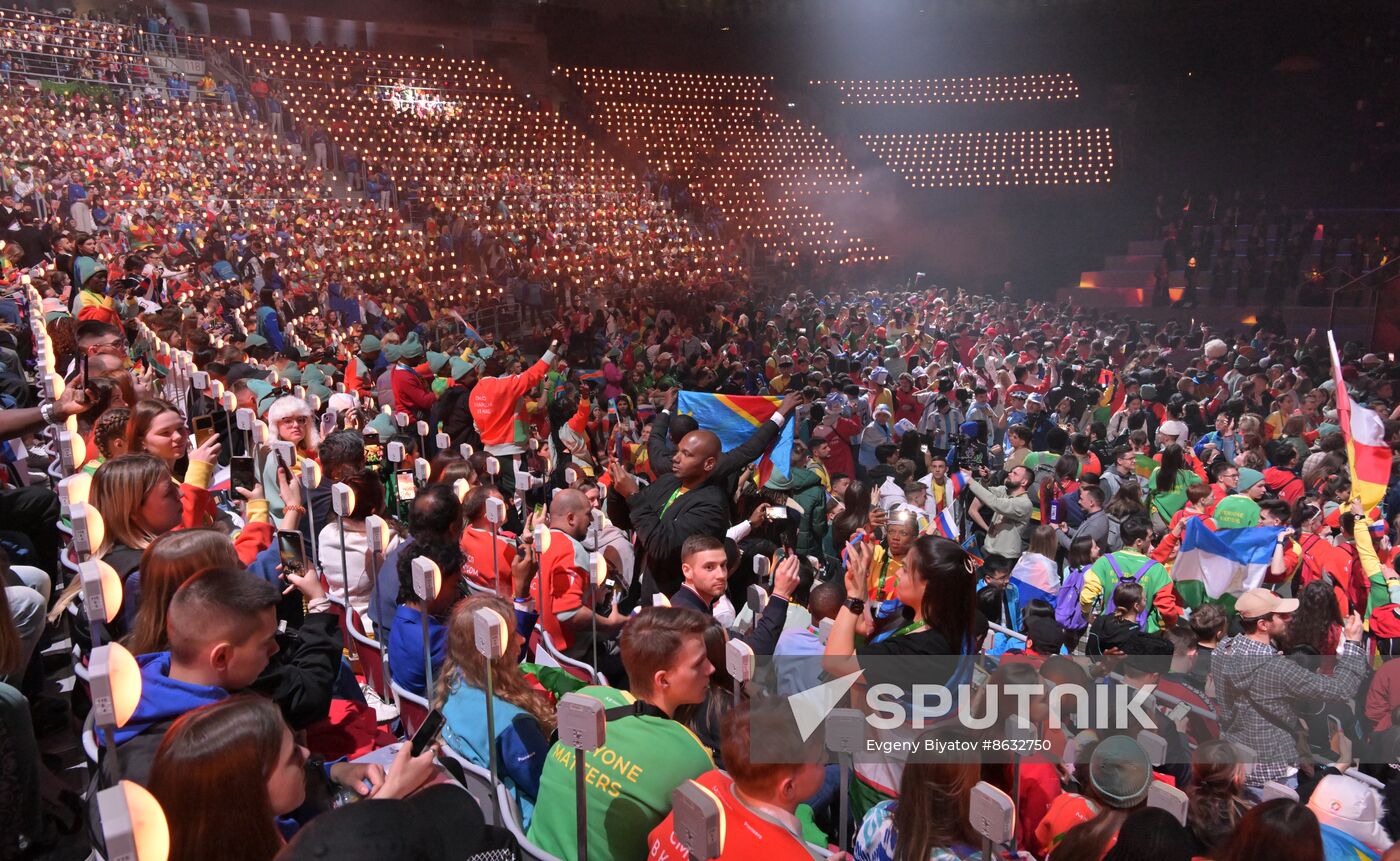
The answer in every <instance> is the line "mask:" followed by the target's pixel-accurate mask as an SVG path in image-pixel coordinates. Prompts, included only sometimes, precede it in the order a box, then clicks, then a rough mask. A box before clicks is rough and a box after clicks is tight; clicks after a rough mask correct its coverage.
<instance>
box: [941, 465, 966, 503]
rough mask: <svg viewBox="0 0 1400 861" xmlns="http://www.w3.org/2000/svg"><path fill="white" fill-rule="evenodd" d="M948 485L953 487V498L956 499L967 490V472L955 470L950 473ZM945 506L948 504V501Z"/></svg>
mask: <svg viewBox="0 0 1400 861" xmlns="http://www.w3.org/2000/svg"><path fill="white" fill-rule="evenodd" d="M948 484H949V485H950V486H951V487H952V489H953V496H954V498H956V497H957V495H958V494H960V493H962V492H963V491H964V490H965V489H967V470H963V469H955V470H953V471H952V472H950V473H948ZM944 504H945V505H946V504H947V500H946V499H945V501H944Z"/></svg>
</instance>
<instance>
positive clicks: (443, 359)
mask: <svg viewBox="0 0 1400 861" xmlns="http://www.w3.org/2000/svg"><path fill="white" fill-rule="evenodd" d="M428 370H429V371H432V373H433V382H432V390H433V395H435V396H436V397H439V398H440V397H442V393H443V392H445V391H447V385H448V383H450V382H451V381H452V376H451V375H452V365H451V361H450V357H449V356H448V355H447V354H446V353H439V352H437V351H435V350H429V351H428Z"/></svg>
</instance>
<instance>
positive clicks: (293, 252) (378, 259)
mask: <svg viewBox="0 0 1400 861" xmlns="http://www.w3.org/2000/svg"><path fill="white" fill-rule="evenodd" d="M152 202H155V201H152ZM502 220H503V221H504V219H502ZM336 227H338V228H343V227H344V222H343V221H338V222H337V223H336ZM399 235H400V236H406V235H408V234H407V233H406V232H403V231H400V232H399ZM614 235H617V233H616V232H614ZM360 238H361V239H362V240H368V239H369V238H370V237H369V234H368V232H367V231H361V232H360ZM628 245H629V247H632V248H636V249H641V248H642V246H641V244H640V243H628ZM355 247H356V248H357V249H358V250H360V251H370V250H371V249H370V248H369V246H368V245H365V244H363V243H362V244H359V245H357V246H355ZM684 250H685V251H686V252H691V251H692V250H696V251H698V250H699V249H691V248H690V247H687V248H686V249H684ZM284 253H286V254H287V255H288V256H290V257H295V256H297V253H298V252H297V249H295V248H291V249H286V250H285V252H284ZM406 256H407V257H408V259H410V260H416V259H419V258H420V257H421V255H419V254H414V253H408V254H407V255H406ZM404 257H405V254H404V253H399V254H396V255H395V258H396V259H402V258H404ZM361 260H362V261H368V262H370V263H387V262H389V261H390V258H389V257H387V256H382V255H379V256H376V255H375V254H367V255H366V256H365V257H363V258H361ZM309 262H310V261H308V263H309ZM441 268H442V269H443V270H447V269H448V268H449V267H446V266H444V267H441ZM548 268H549V269H550V271H553V272H555V273H564V272H567V273H570V274H572V273H574V272H575V271H577V272H579V273H582V272H584V269H583V267H578V268H577V270H576V269H575V267H573V266H553V267H548ZM437 269H438V267H436V266H431V267H429V271H436V270H437ZM719 271H728V272H734V271H735V269H734V267H729V268H728V269H727V270H725V269H724V268H721V269H720V270H719ZM410 274H412V271H411V270H409V269H404V270H400V271H398V272H394V271H392V270H388V271H381V272H378V273H377V275H378V276H380V277H384V276H393V275H398V276H400V277H406V276H408V275H410ZM672 274H677V273H672Z"/></svg>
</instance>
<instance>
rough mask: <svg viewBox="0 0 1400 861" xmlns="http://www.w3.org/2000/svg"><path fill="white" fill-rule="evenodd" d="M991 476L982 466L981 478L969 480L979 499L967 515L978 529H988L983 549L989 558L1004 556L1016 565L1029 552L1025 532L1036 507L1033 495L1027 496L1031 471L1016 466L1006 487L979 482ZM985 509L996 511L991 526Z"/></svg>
mask: <svg viewBox="0 0 1400 861" xmlns="http://www.w3.org/2000/svg"><path fill="white" fill-rule="evenodd" d="M989 474H990V472H989V471H988V470H987V468H986V467H982V468H981V469H980V470H979V471H978V477H977V478H975V479H972V480H970V481H968V483H967V486H968V488H969V489H971V490H972V495H973V496H974V497H976V498H975V499H974V500H973V501H972V506H971V508H969V509H968V512H967V515H968V517H971V518H972V520H973V522H975V523H976V524H977V525H978V526H980V527H982V528H983V529H985V530H987V537H986V538H985V539H984V540H983V541H982V549H983V550H984V551H985V552H986V553H987V554H988V555H989V556H1000V557H1002V558H1003V559H1005V560H1007V561H1008V562H1009V563H1010V564H1012V565H1014V564H1015V563H1016V559H1017V558H1018V557H1019V556H1020V555H1021V553H1022V551H1024V550H1025V545H1024V542H1023V541H1022V540H1021V532H1022V530H1024V529H1025V527H1026V524H1028V523H1030V520H1031V510H1032V509H1033V508H1034V506H1033V505H1032V503H1031V498H1030V495H1029V494H1027V493H1026V491H1027V489H1028V488H1029V487H1030V485H1031V481H1032V478H1031V472H1030V470H1028V469H1026V468H1025V467H1024V466H1018V467H1015V468H1014V469H1012V470H1011V471H1010V472H1009V473H1007V474H1006V482H1005V484H1004V486H1002V487H985V486H983V484H982V482H981V481H979V480H978V479H986V477H987V476H988V475H989ZM984 509H990V510H991V511H992V519H991V523H988V522H987V521H986V520H985V519H984V518H983V514H982V512H983V510H984Z"/></svg>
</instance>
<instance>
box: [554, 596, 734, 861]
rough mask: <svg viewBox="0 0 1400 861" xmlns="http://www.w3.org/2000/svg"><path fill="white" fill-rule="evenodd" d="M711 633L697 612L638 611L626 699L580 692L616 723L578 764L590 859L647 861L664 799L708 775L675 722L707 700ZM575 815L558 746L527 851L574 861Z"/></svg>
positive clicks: (628, 641) (568, 754)
mask: <svg viewBox="0 0 1400 861" xmlns="http://www.w3.org/2000/svg"><path fill="white" fill-rule="evenodd" d="M709 624H710V623H709V622H708V621H707V620H706V618H705V617H704V616H702V615H701V614H699V613H697V612H695V611H694V610H684V609H681V608H679V607H647V608H644V609H643V610H642V611H641V612H640V613H638V614H637V615H636V616H634V617H633V618H632V619H631V621H629V622H628V623H627V626H626V627H624V628H623V630H622V638H621V644H620V645H621V651H622V663H623V666H624V667H625V668H626V671H627V678H628V679H630V680H631V689H630V692H628V691H619V690H615V689H612V688H603V687H586V688H583V689H582V690H581V691H580V692H579V693H581V694H584V695H586V696H591V697H594V698H595V699H598V700H601V701H602V703H603V704H604V705H605V706H607V707H608V708H609V709H621V710H622V714H623V716H619V717H617V718H616V719H614V720H611V721H609V722H608V732H607V741H606V743H605V744H604V745H603V746H602V747H600V748H599V749H597V750H594V751H589V752H588V753H587V754H586V755H585V757H584V762H585V767H586V768H587V775H588V776H587V778H586V786H585V796H584V803H585V804H587V805H588V846H589V857H590V858H594V857H596V858H600V859H606V861H640V859H643V858H645V857H646V856H647V835H648V834H649V833H650V832H651V830H652V829H653V828H655V827H656V826H657V825H658V824H660V822H661V820H662V819H663V818H665V816H666V814H667V813H668V812H669V811H670V809H671V793H672V792H674V791H675V789H676V787H678V786H680V785H681V783H682V782H684V781H686V780H693V779H695V778H698V777H700V776H701V775H702V774H704V773H705V772H707V771H709V770H710V769H712V768H713V767H714V762H713V760H712V759H711V758H710V754H709V752H708V751H707V750H705V748H704V747H703V746H702V745H701V744H700V743H699V741H697V740H696V738H695V736H694V735H692V734H691V732H690V731H689V730H687V729H686V728H685V727H684V726H682V725H681V724H679V723H677V722H676V721H675V720H674V719H673V718H674V716H675V714H676V710H677V709H678V708H679V707H681V706H684V705H692V704H696V703H699V702H701V701H703V700H704V698H705V689H706V687H707V685H708V683H709V679H710V674H711V673H712V672H713V671H714V667H713V665H711V663H710V661H709V659H708V658H707V657H706V652H705V629H706V627H707V626H708V625H709ZM573 811H574V751H573V750H572V749H571V748H569V747H566V746H565V745H563V744H561V743H558V742H556V743H555V744H554V746H553V747H552V748H550V751H549V757H548V759H547V760H546V761H545V766H544V772H543V773H542V774H541V776H540V794H539V797H538V799H537V802H536V805H535V816H534V821H533V822H531V824H530V831H529V838H530V841H531V842H532V843H534V844H535V845H536V846H539V847H540V848H541V849H543V850H544V851H546V852H549V853H551V854H553V855H556V856H559V857H566V856H571V855H572V854H573V853H574V850H575V848H576V847H577V845H578V840H577V833H576V831H577V829H576V827H575V821H576V820H575V817H574V812H573Z"/></svg>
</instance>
